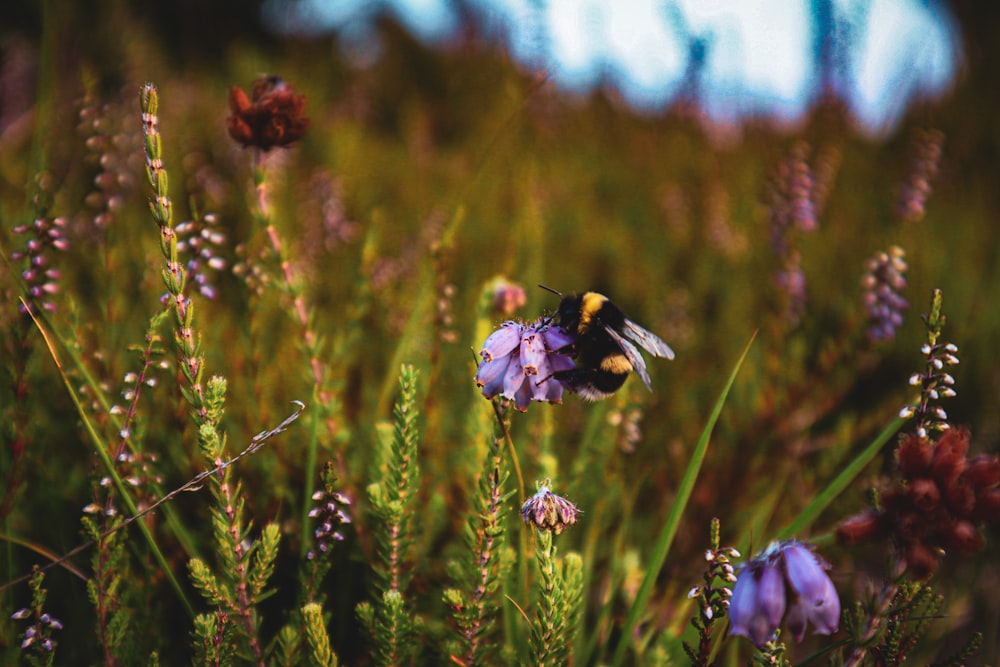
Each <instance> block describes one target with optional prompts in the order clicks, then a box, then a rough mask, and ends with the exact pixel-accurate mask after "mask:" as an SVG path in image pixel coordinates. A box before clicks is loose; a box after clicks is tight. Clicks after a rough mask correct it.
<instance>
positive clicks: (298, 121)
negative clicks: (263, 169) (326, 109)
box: [226, 76, 309, 152]
mask: <svg viewBox="0 0 1000 667" xmlns="http://www.w3.org/2000/svg"><path fill="white" fill-rule="evenodd" d="M251 94H252V97H248V96H247V94H246V92H244V91H243V89H242V88H239V87H237V86H230V87H229V108H230V109H231V111H232V114H231V115H230V116H229V117H228V118H226V125H227V126H228V127H229V136H231V137H232V138H233V139H235V140H236V141H237V142H239V143H240V144H242V145H243V146H244V147H250V146H253V147H254V148H258V149H260V150H262V151H265V152H266V151H269V150H271V149H272V148H274V147H275V146H287V145H289V144H290V143H292V142H293V141H296V140H298V139H301V138H302V135H303V134H305V132H306V129H307V128H308V127H309V119H308V118H306V117H305V116H304V115H303V112H304V111H305V107H306V97H305V95H299V94H297V93H296V92H295V91H294V90H292V88H291V86H289V85H288V84H286V83H285V82H284V81H283V80H282V79H281V77H277V76H266V77H261V78H259V79H257V80H256V81H254V84H253V88H252V90H251Z"/></svg>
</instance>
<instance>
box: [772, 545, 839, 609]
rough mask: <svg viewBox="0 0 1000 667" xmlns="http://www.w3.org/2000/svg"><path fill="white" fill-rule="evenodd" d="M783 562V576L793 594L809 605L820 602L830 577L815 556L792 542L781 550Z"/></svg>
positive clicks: (802, 546) (805, 548)
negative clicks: (786, 578)
mask: <svg viewBox="0 0 1000 667" xmlns="http://www.w3.org/2000/svg"><path fill="white" fill-rule="evenodd" d="M781 555H782V558H783V560H784V561H785V574H787V575H788V583H790V584H791V586H792V588H793V589H794V590H795V593H796V594H797V595H798V596H799V597H801V598H804V599H806V600H809V601H810V603H813V604H815V603H817V602H821V601H822V599H823V596H824V595H825V593H826V584H827V583H828V582H829V581H830V577H828V576H827V575H826V571H825V570H824V569H823V567H822V565H820V563H819V561H818V560H817V558H816V555H815V554H814V553H813V552H812V551H810V550H809V549H808V548H807V547H805V546H804V545H802V544H799V543H798V542H792V543H790V544H789V545H788V546H786V547H785V548H784V549H782V550H781Z"/></svg>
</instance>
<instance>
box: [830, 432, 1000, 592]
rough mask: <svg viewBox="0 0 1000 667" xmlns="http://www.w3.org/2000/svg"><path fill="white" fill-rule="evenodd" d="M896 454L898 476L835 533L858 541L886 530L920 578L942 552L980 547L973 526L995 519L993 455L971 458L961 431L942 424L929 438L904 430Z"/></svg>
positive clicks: (999, 497) (999, 496)
mask: <svg viewBox="0 0 1000 667" xmlns="http://www.w3.org/2000/svg"><path fill="white" fill-rule="evenodd" d="M896 454H897V460H898V462H899V472H900V477H899V478H898V479H897V480H895V482H894V483H893V484H892V485H891V486H889V487H888V488H887V489H884V490H883V491H882V493H881V494H880V498H881V502H880V505H881V507H880V508H879V509H869V510H866V511H864V512H862V513H861V514H858V515H857V516H854V517H851V518H850V519H847V520H846V521H845V522H844V523H843V524H841V526H840V527H839V528H838V529H837V538H838V540H839V541H840V542H841V544H857V543H859V542H865V541H868V540H870V539H875V538H878V537H881V536H889V537H891V538H892V540H893V541H894V542H895V543H896V546H897V547H898V549H899V552H900V554H901V556H902V559H903V560H904V561H905V563H906V566H907V569H908V570H909V572H910V574H911V575H912V576H913V577H914V578H917V579H924V578H927V577H929V576H931V575H932V574H933V573H934V570H935V569H936V568H937V566H938V563H939V562H940V560H941V558H942V556H944V555H945V554H946V553H947V552H957V553H962V554H968V553H972V552H975V551H978V550H979V549H981V548H982V547H983V544H984V543H983V537H982V535H981V534H980V527H981V526H982V525H983V524H987V523H997V522H1000V486H998V482H1000V457H998V456H997V455H995V454H994V455H979V456H976V457H973V458H971V459H970V458H969V432H968V431H967V430H965V429H949V430H947V431H945V432H944V433H942V434H941V435H940V436H939V437H938V439H937V440H936V441H932V440H930V439H929V438H927V437H922V436H919V435H915V434H914V435H910V436H907V437H906V438H904V439H903V440H902V442H901V443H900V444H899V447H898V449H897V450H896Z"/></svg>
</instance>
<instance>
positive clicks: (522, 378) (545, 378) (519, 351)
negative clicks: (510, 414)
mask: <svg viewBox="0 0 1000 667" xmlns="http://www.w3.org/2000/svg"><path fill="white" fill-rule="evenodd" d="M572 342H573V339H572V337H571V336H570V335H569V334H567V333H566V332H565V331H564V330H563V329H562V328H561V327H557V326H550V325H549V324H548V322H547V320H537V321H536V322H533V323H532V324H524V323H522V322H515V321H513V320H510V321H507V322H504V323H503V324H502V325H501V326H500V328H499V329H497V330H496V331H494V332H493V333H492V334H490V336H489V338H487V339H486V342H485V343H483V349H482V351H481V352H480V353H479V354H480V356H481V357H482V358H483V361H482V362H481V363H480V364H479V368H478V370H477V371H476V384H477V385H479V386H480V387H482V388H483V396H485V397H486V398H493V397H494V396H498V395H499V396H503V397H504V398H506V399H510V400H513V401H514V406H515V407H516V408H517V409H518V410H520V411H521V412H524V411H526V410H527V409H528V404H529V403H530V402H531V401H544V402H546V403H561V402H562V392H563V386H562V385H561V384H560V383H559V381H558V380H556V379H555V378H554V377H552V376H553V374H554V373H558V372H560V371H565V370H570V369H572V368H574V365H573V361H572V360H571V359H570V358H569V357H567V356H566V355H565V354H562V353H560V352H559V350H561V349H563V348H564V347H566V346H567V345H569V344H571V343H572Z"/></svg>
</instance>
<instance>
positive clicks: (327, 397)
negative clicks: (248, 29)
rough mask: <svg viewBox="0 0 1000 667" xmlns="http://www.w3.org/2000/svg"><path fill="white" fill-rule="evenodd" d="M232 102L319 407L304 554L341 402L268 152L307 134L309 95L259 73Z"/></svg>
mask: <svg viewBox="0 0 1000 667" xmlns="http://www.w3.org/2000/svg"><path fill="white" fill-rule="evenodd" d="M229 101H230V109H231V112H232V113H231V115H230V116H229V117H228V118H227V124H228V127H229V134H230V136H231V137H232V138H233V139H234V140H235V141H236V142H237V143H240V144H242V145H243V146H244V147H248V148H252V150H253V153H252V155H253V157H252V170H253V185H254V193H255V195H256V198H255V203H256V208H255V209H254V217H255V219H256V221H257V224H258V225H259V226H260V227H262V228H263V230H264V233H265V235H266V236H267V240H268V247H269V251H270V252H271V253H272V255H273V259H274V260H275V261H276V262H277V263H278V267H279V269H280V271H281V280H275V281H270V280H267V281H265V282H266V283H267V284H271V285H274V286H275V287H277V288H278V289H279V290H280V291H281V293H282V295H283V296H284V297H286V298H287V299H288V300H289V301H290V302H291V304H292V308H291V309H290V313H292V314H294V317H295V320H296V322H297V324H298V325H299V327H300V330H301V332H302V338H301V343H300V344H301V347H302V350H303V352H304V353H305V355H306V357H307V358H308V364H309V371H310V379H311V381H312V403H313V405H314V406H316V409H315V410H313V411H312V413H311V414H310V417H309V422H310V423H309V438H308V441H307V448H306V456H305V465H304V471H303V472H304V477H305V480H306V483H305V485H304V488H303V492H304V493H303V514H302V541H301V545H302V546H301V553H302V554H303V555H305V551H306V548H307V547H306V544H307V542H308V534H307V532H306V531H307V528H306V526H307V524H308V517H307V516H306V513H307V512H308V509H307V508H308V505H309V498H310V497H311V496H312V494H313V488H314V487H313V484H314V483H315V482H314V478H315V473H316V460H317V457H318V451H319V441H320V437H321V435H320V429H321V428H322V427H323V425H326V427H327V429H328V430H329V431H332V429H333V427H334V425H335V422H334V420H333V418H332V415H333V414H334V411H335V408H336V401H335V397H334V396H333V394H332V392H331V387H330V386H329V385H330V376H331V373H330V368H329V364H328V362H327V361H326V359H327V357H328V355H327V353H326V339H325V338H324V337H323V336H322V335H321V334H320V333H319V331H318V330H317V328H316V314H315V311H314V309H313V307H312V305H311V304H310V302H309V298H308V294H307V293H306V287H305V280H304V278H303V276H302V272H301V271H300V270H299V269H298V268H297V267H296V266H295V265H294V264H293V263H292V260H291V258H290V257H289V254H288V251H287V249H286V247H285V242H284V240H283V239H282V236H281V233H280V232H279V230H278V227H277V226H276V225H275V222H274V220H273V219H272V215H271V203H270V198H271V192H270V188H269V185H268V180H267V169H266V167H267V161H266V154H267V153H268V151H270V150H271V149H272V148H274V147H276V146H278V147H286V146H288V145H290V144H291V143H293V142H295V141H297V140H299V139H300V138H302V136H303V135H304V134H305V131H306V129H307V128H308V127H309V119H308V118H306V117H305V116H304V115H303V114H304V111H305V103H306V98H305V96H304V95H300V94H298V93H296V92H295V90H294V89H293V88H292V87H291V86H290V85H289V84H287V83H286V82H285V81H284V80H283V79H282V78H281V77H279V76H275V75H271V76H263V77H260V78H258V79H257V80H256V81H255V82H254V84H253V87H252V91H251V97H247V95H246V93H245V92H243V90H242V89H240V88H237V87H236V86H231V87H230V98H229ZM248 252H249V251H248ZM246 262H247V269H248V270H252V269H253V268H254V262H253V260H252V258H251V257H250V256H249V255H248V256H247V258H246ZM258 268H259V267H258Z"/></svg>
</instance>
